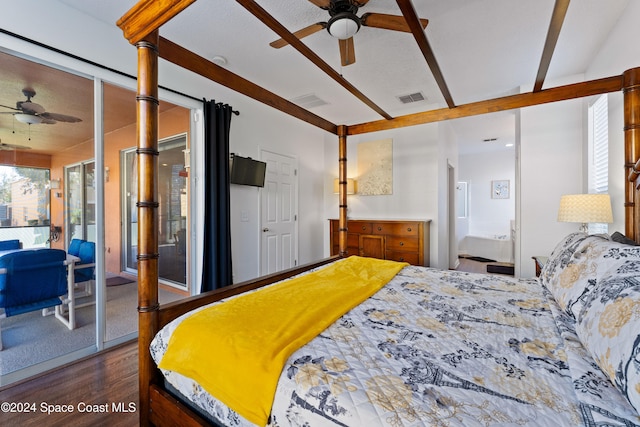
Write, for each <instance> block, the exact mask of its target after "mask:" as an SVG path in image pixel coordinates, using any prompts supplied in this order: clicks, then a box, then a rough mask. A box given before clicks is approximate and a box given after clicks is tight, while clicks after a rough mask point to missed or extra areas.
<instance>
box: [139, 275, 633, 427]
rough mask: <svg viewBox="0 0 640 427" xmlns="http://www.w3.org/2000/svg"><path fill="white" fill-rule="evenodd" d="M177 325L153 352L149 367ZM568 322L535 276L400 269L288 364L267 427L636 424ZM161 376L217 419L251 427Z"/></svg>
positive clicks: (184, 381) (190, 387) (170, 376)
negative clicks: (393, 276) (526, 278)
mask: <svg viewBox="0 0 640 427" xmlns="http://www.w3.org/2000/svg"><path fill="white" fill-rule="evenodd" d="M265 316H268V309H265ZM178 321H179V319H176V321H174V322H173V323H171V324H169V325H168V326H167V327H165V328H164V329H163V330H162V331H161V332H160V333H159V334H158V335H157V336H156V338H155V340H154V342H153V343H152V346H151V352H152V355H153V357H154V359H155V360H156V362H158V361H159V360H160V359H161V357H162V353H163V350H164V349H165V348H166V343H167V342H168V339H169V336H170V334H171V331H172V330H173V329H175V324H176V323H175V322H178ZM574 323H575V322H574V320H573V319H572V318H571V317H570V316H568V315H567V314H566V312H564V311H563V310H561V309H560V308H559V307H558V306H557V304H556V303H555V300H553V298H552V296H551V294H550V293H549V292H548V291H547V290H546V288H544V287H543V286H541V285H540V283H539V282H538V281H537V280H535V279H529V280H518V279H514V278H511V277H508V276H500V275H486V274H471V273H463V272H456V271H441V270H436V269H430V268H425V267H416V266H409V267H405V268H404V269H403V270H402V271H401V272H400V273H399V274H398V275H396V277H395V278H394V279H393V280H392V281H391V282H389V284H387V285H386V286H385V287H384V288H383V289H382V290H380V291H379V292H378V293H376V294H375V295H374V296H373V297H371V298H369V299H368V300H366V301H365V302H364V303H362V304H360V305H359V306H358V307H356V308H355V309H353V310H351V311H350V312H348V313H346V314H345V315H344V316H343V317H342V318H341V319H339V321H337V322H336V323H335V324H333V325H332V326H331V327H329V328H328V329H326V330H325V331H324V332H323V333H322V334H320V335H319V336H318V337H316V338H315V339H314V340H312V341H311V342H310V343H308V344H307V345H305V346H303V347H302V348H300V349H299V350H297V351H296V352H295V353H294V354H293V355H292V356H291V358H290V359H289V360H288V362H287V364H286V366H285V368H284V369H283V371H282V374H281V377H280V381H279V385H278V389H277V391H276V395H275V398H274V404H273V408H272V413H271V418H270V425H271V426H273V427H285V426H305V427H306V426H367V427H375V426H393V427H401V426H402V427H404V426H407V427H408V426H425V427H426V426H465V427H466V426H497V425H500V426H549V427H551V426H553V427H556V426H588V427H591V426H602V425H606V426H640V417H639V416H638V413H637V412H636V411H635V410H634V409H633V407H632V406H631V405H630V404H629V403H628V402H627V400H626V399H625V398H624V397H623V396H622V394H620V393H619V392H618V390H616V388H615V387H614V386H613V385H612V384H611V382H610V381H609V379H608V378H607V377H606V376H605V375H603V373H602V372H601V370H600V369H599V368H598V366H597V364H596V363H594V362H593V360H592V359H591V357H590V356H589V354H588V352H587V351H586V350H585V349H584V347H583V346H582V345H581V343H580V341H579V339H578V337H577V335H576V333H575V328H574ZM238 369H242V367H238ZM164 374H165V375H166V379H167V381H168V382H169V383H171V384H172V385H173V387H175V388H176V389H178V390H179V391H180V392H181V393H182V394H183V395H184V396H186V397H187V398H188V399H189V400H190V401H192V402H193V403H194V404H195V405H197V406H199V407H200V408H202V409H203V410H205V411H206V412H208V413H209V414H210V415H211V417H212V418H213V419H215V420H217V422H219V423H222V424H224V425H229V426H246V425H250V424H249V423H248V422H247V421H246V420H243V419H241V418H240V417H239V416H238V415H237V414H235V413H234V412H233V411H231V410H229V409H228V408H226V407H225V406H224V405H223V404H222V403H220V402H219V401H217V400H216V399H215V398H213V397H211V396H209V395H208V394H207V393H206V392H204V391H203V390H202V388H201V387H199V386H198V385H197V384H194V383H193V382H192V381H191V380H189V379H188V378H184V377H182V376H180V375H177V374H175V373H173V372H164Z"/></svg>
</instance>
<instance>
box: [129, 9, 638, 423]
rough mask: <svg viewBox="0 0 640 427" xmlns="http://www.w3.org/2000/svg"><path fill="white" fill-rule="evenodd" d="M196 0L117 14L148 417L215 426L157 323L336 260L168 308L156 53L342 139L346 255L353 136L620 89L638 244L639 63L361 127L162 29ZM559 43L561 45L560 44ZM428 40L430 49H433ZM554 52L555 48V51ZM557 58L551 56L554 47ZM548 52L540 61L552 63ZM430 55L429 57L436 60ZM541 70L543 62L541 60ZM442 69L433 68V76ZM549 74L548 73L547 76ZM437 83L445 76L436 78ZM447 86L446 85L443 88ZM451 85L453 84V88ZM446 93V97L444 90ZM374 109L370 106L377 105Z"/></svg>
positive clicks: (631, 220) (628, 205) (628, 194)
mask: <svg viewBox="0 0 640 427" xmlns="http://www.w3.org/2000/svg"><path fill="white" fill-rule="evenodd" d="M194 1H195V0H140V1H139V2H138V3H137V4H136V5H135V6H134V7H133V8H132V9H131V10H130V11H129V12H127V13H126V14H125V15H123V16H122V18H120V20H118V26H119V27H120V28H121V29H122V31H123V33H124V36H125V38H126V39H127V40H128V41H129V42H130V43H131V44H133V45H135V46H136V47H137V51H138V94H137V98H136V99H137V105H138V107H137V109H138V115H137V121H138V137H137V144H138V149H137V154H138V182H139V192H138V194H139V200H138V218H139V223H138V235H139V247H138V249H139V255H138V313H139V338H138V349H139V355H138V358H139V393H140V402H139V403H140V406H139V413H140V424H141V425H143V426H147V425H150V424H154V425H181V426H197V425H209V424H210V423H208V422H207V421H206V420H204V419H203V418H201V417H200V416H199V415H197V414H196V413H195V412H193V411H191V410H190V409H189V408H187V407H186V406H185V405H183V404H182V403H181V402H180V401H178V400H177V399H175V398H174V397H173V396H172V395H171V394H170V393H168V392H167V391H166V390H165V389H164V386H163V381H162V377H161V375H160V373H159V371H158V369H157V368H156V366H155V364H154V362H153V360H152V359H151V356H150V353H149V344H150V342H151V340H152V339H153V337H154V335H155V334H156V333H157V332H158V331H159V329H160V328H161V327H162V326H164V325H165V324H167V323H168V322H169V321H170V320H172V319H174V318H176V317H177V316H179V315H181V314H183V313H186V312H188V311H190V310H192V309H194V308H197V307H200V306H202V305H204V304H208V303H211V302H214V301H218V300H220V299H222V298H226V297H228V296H231V295H235V294H238V293H242V292H246V291H248V290H251V289H255V288H258V287H261V286H264V285H266V284H270V283H273V282H276V281H278V280H282V279H283V278H286V277H290V276H292V275H294V274H298V273H300V272H302V271H305V270H307V269H309V268H312V267H315V266H319V265H322V264H326V263H328V262H330V261H332V260H333V259H334V258H329V259H325V260H321V261H319V262H316V263H312V264H308V265H305V266H301V267H298V268H295V269H291V270H287V271H284V272H280V273H277V274H273V275H270V276H265V277H260V278H258V279H255V280H251V281H248V282H244V283H240V284H236V285H231V286H228V287H225V288H223V289H218V290H216V291H211V292H207V293H204V294H201V295H197V296H194V297H191V298H187V299H184V300H180V301H177V302H174V303H170V304H167V305H163V306H162V307H160V305H159V304H158V257H159V255H158V240H157V236H158V233H157V231H156V230H157V227H158V224H157V209H158V202H157V167H158V160H157V159H158V146H157V141H158V103H159V100H158V58H163V59H165V60H168V61H170V62H173V63H175V64H176V65H179V66H181V67H183V68H186V69H188V70H191V71H193V72H195V73H197V74H199V75H201V76H203V77H206V78H208V79H210V80H212V81H214V82H216V83H219V84H221V85H224V86H226V87H228V88H230V89H233V90H235V91H237V92H240V93H242V94H245V95H247V96H249V97H251V98H253V99H255V100H257V101H260V102H263V103H265V104H267V105H269V106H272V107H274V108H276V109H279V110H280V111H282V112H284V113H286V114H289V115H291V116H293V117H296V118H298V119H301V120H303V121H305V122H307V123H309V124H311V125H314V126H317V127H319V128H321V129H324V130H326V131H328V132H331V133H333V134H335V135H337V137H338V144H339V155H338V157H339V159H338V161H339V181H340V186H339V188H340V190H339V204H340V210H339V212H340V215H339V231H340V232H339V247H340V255H339V256H342V255H344V254H346V247H347V244H346V243H347V242H346V238H347V233H346V230H347V215H346V213H347V191H346V187H347V182H346V181H347V179H346V177H347V144H346V143H347V136H348V135H357V134H362V133H368V132H374V131H380V130H385V129H394V128H400V127H405V126H413V125H419V124H424V123H431V122H437V121H442V120H449V119H454V118H460V117H466V116H472V115H479V114H485V113H490V112H497V111H504V110H510V109H516V108H522V107H527V106H532V105H538V104H543V103H549V102H556V101H562V100H567V99H574V98H580V97H586V96H591V95H597V94H602V93H609V92H615V91H622V92H623V94H624V129H623V131H624V144H625V159H624V162H625V163H624V165H625V166H624V168H625V171H624V173H625V179H626V185H625V202H624V208H625V234H626V235H627V236H628V237H630V238H631V239H633V240H635V241H637V242H639V243H640V203H638V204H636V200H640V180H639V179H638V176H639V175H640V67H638V68H633V69H630V70H627V71H625V72H624V73H623V74H622V75H618V76H612V77H608V78H604V79H598V80H591V81H587V82H582V83H577V84H571V85H566V86H560V87H555V88H550V89H545V90H541V89H540V88H541V87H542V80H543V79H544V75H543V76H542V77H540V74H539V76H538V79H537V81H536V85H535V86H534V90H533V92H531V93H525V94H519V95H513V96H507V97H502V98H497V99H492V100H487V101H480V102H475V103H471V104H466V105H460V106H453V105H451V103H449V108H443V109H439V110H430V111H425V112H422V113H416V114H410V115H406V116H400V117H395V118H392V117H389V116H388V115H386V113H384V112H383V111H382V112H381V111H378V109H377V108H376V107H375V105H372V108H373V109H374V110H376V111H378V112H379V113H380V114H381V115H382V116H383V117H384V119H383V120H379V121H373V122H368V123H362V124H357V125H351V126H346V125H336V124H333V123H331V122H329V121H327V120H324V119H323V118H321V117H319V116H316V115H314V114H312V113H310V112H309V111H307V110H304V109H302V108H300V107H298V106H297V105H295V104H293V103H291V102H289V101H287V100H285V99H283V98H280V97H279V96H277V95H275V94H273V93H271V92H269V91H267V90H265V89H263V88H261V87H260V86H257V85H255V84H254V83H252V82H250V81H248V80H246V79H243V78H242V77H240V76H238V75H236V74H234V73H232V72H230V71H228V70H226V69H224V68H222V67H220V66H218V65H216V64H214V63H213V62H211V61H208V60H207V59H205V58H202V57H200V56H198V55H196V54H194V53H192V52H190V51H189V50H187V49H185V48H184V47H181V46H179V45H177V44H175V43H173V42H171V41H169V40H167V39H164V38H162V37H160V36H159V28H160V27H161V26H162V25H163V24H165V23H166V22H167V21H169V20H171V19H172V18H173V17H174V16H175V15H177V14H178V13H180V12H181V11H182V10H184V9H185V8H187V7H188V6H189V5H190V4H191V3H193V2H194ZM237 2H238V3H240V4H241V5H242V6H244V7H245V8H246V9H247V10H249V11H250V12H251V13H253V14H254V15H255V16H256V17H258V18H259V19H260V20H261V21H262V22H264V23H265V24H266V25H268V26H269V27H270V28H272V29H273V30H274V31H276V32H277V33H278V34H279V35H280V36H281V37H282V38H284V39H285V40H287V41H288V42H289V43H290V44H291V45H292V46H293V47H294V48H296V49H297V50H299V51H300V52H301V53H303V54H304V55H305V56H307V57H308V58H309V59H310V60H312V61H313V62H314V63H316V65H318V66H319V67H320V68H321V69H322V70H323V71H325V72H326V73H327V74H329V75H330V76H331V77H333V78H334V79H336V80H338V81H339V83H341V84H342V85H343V86H345V88H347V90H349V91H351V92H352V93H353V94H354V95H356V96H358V97H359V98H361V99H362V100H363V102H365V103H367V104H368V105H370V104H372V103H370V101H368V100H367V99H366V98H365V99H363V95H362V94H360V93H359V92H357V91H356V90H355V88H353V87H351V86H350V85H349V84H348V82H346V81H344V80H343V79H342V77H340V76H336V75H334V73H332V70H331V69H327V68H330V67H328V66H327V67H325V65H326V64H324V63H323V62H322V60H321V59H319V58H317V57H315V56H314V55H313V53H312V52H309V51H308V49H307V48H306V46H305V45H304V44H302V43H300V42H299V41H298V40H297V39H296V38H295V36H293V34H291V33H290V32H289V31H287V30H286V29H285V28H284V27H282V25H280V24H279V23H278V22H277V21H276V20H275V19H274V18H272V17H271V16H270V15H269V14H268V13H267V12H266V11H264V10H263V9H261V8H260V6H258V5H257V4H256V3H255V2H254V1H252V0H237ZM397 2H398V5H399V6H400V9H401V10H402V12H403V15H404V17H405V19H406V21H407V23H409V26H410V27H417V28H420V25H419V21H418V17H417V16H416V15H415V12H414V10H413V6H412V4H411V0H397ZM414 36H415V38H416V41H417V42H418V45H419V46H420V49H421V50H422V51H423V53H424V55H425V58H426V59H427V63H428V64H429V66H430V67H431V68H432V70H433V69H434V67H433V61H434V60H435V59H434V58H433V57H432V55H431V54H430V48H429V47H428V42H426V37H425V36H424V32H423V31H421V30H416V31H415V32H414ZM554 44H555V43H553V45H554ZM425 46H426V47H425ZM547 53H549V52H547ZM549 56H550V53H549ZM544 58H545V55H543V60H542V62H544V61H545V59H544ZM430 61H431V62H430ZM436 68H437V64H436ZM541 68H542V67H541ZM436 74H437V73H435V72H434V75H436ZM543 74H544V73H543ZM436 79H437V80H438V76H437V75H436ZM441 88H442V86H441ZM445 89H446V87H445ZM445 98H446V97H445ZM370 106H371V105H370Z"/></svg>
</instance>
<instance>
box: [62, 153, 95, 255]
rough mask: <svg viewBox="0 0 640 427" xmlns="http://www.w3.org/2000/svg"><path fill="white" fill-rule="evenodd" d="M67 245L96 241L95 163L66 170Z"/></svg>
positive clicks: (81, 164)
mask: <svg viewBox="0 0 640 427" xmlns="http://www.w3.org/2000/svg"><path fill="white" fill-rule="evenodd" d="M65 182H66V183H67V188H66V194H65V200H66V211H67V212H68V215H66V229H67V230H69V233H67V235H66V236H67V242H66V243H67V245H68V244H69V242H71V240H72V239H82V240H88V241H91V242H95V241H96V197H95V193H96V188H95V162H93V161H87V162H83V163H79V164H76V165H73V166H68V167H66V168H65Z"/></svg>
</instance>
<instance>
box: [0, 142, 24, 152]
mask: <svg viewBox="0 0 640 427" xmlns="http://www.w3.org/2000/svg"><path fill="white" fill-rule="evenodd" d="M30 149H31V147H27V146H26V145H18V144H5V143H4V142H2V140H0V150H10V151H13V150H30Z"/></svg>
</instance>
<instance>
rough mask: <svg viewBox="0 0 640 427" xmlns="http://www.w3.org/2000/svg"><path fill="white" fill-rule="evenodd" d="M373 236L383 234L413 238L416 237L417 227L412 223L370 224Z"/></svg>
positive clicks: (416, 224)
mask: <svg viewBox="0 0 640 427" xmlns="http://www.w3.org/2000/svg"><path fill="white" fill-rule="evenodd" d="M372 228H373V230H372V233H373V234H385V235H394V236H415V237H418V234H419V225H418V223H417V222H416V223H413V222H403V223H392V222H377V223H376V222H374V223H372Z"/></svg>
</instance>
